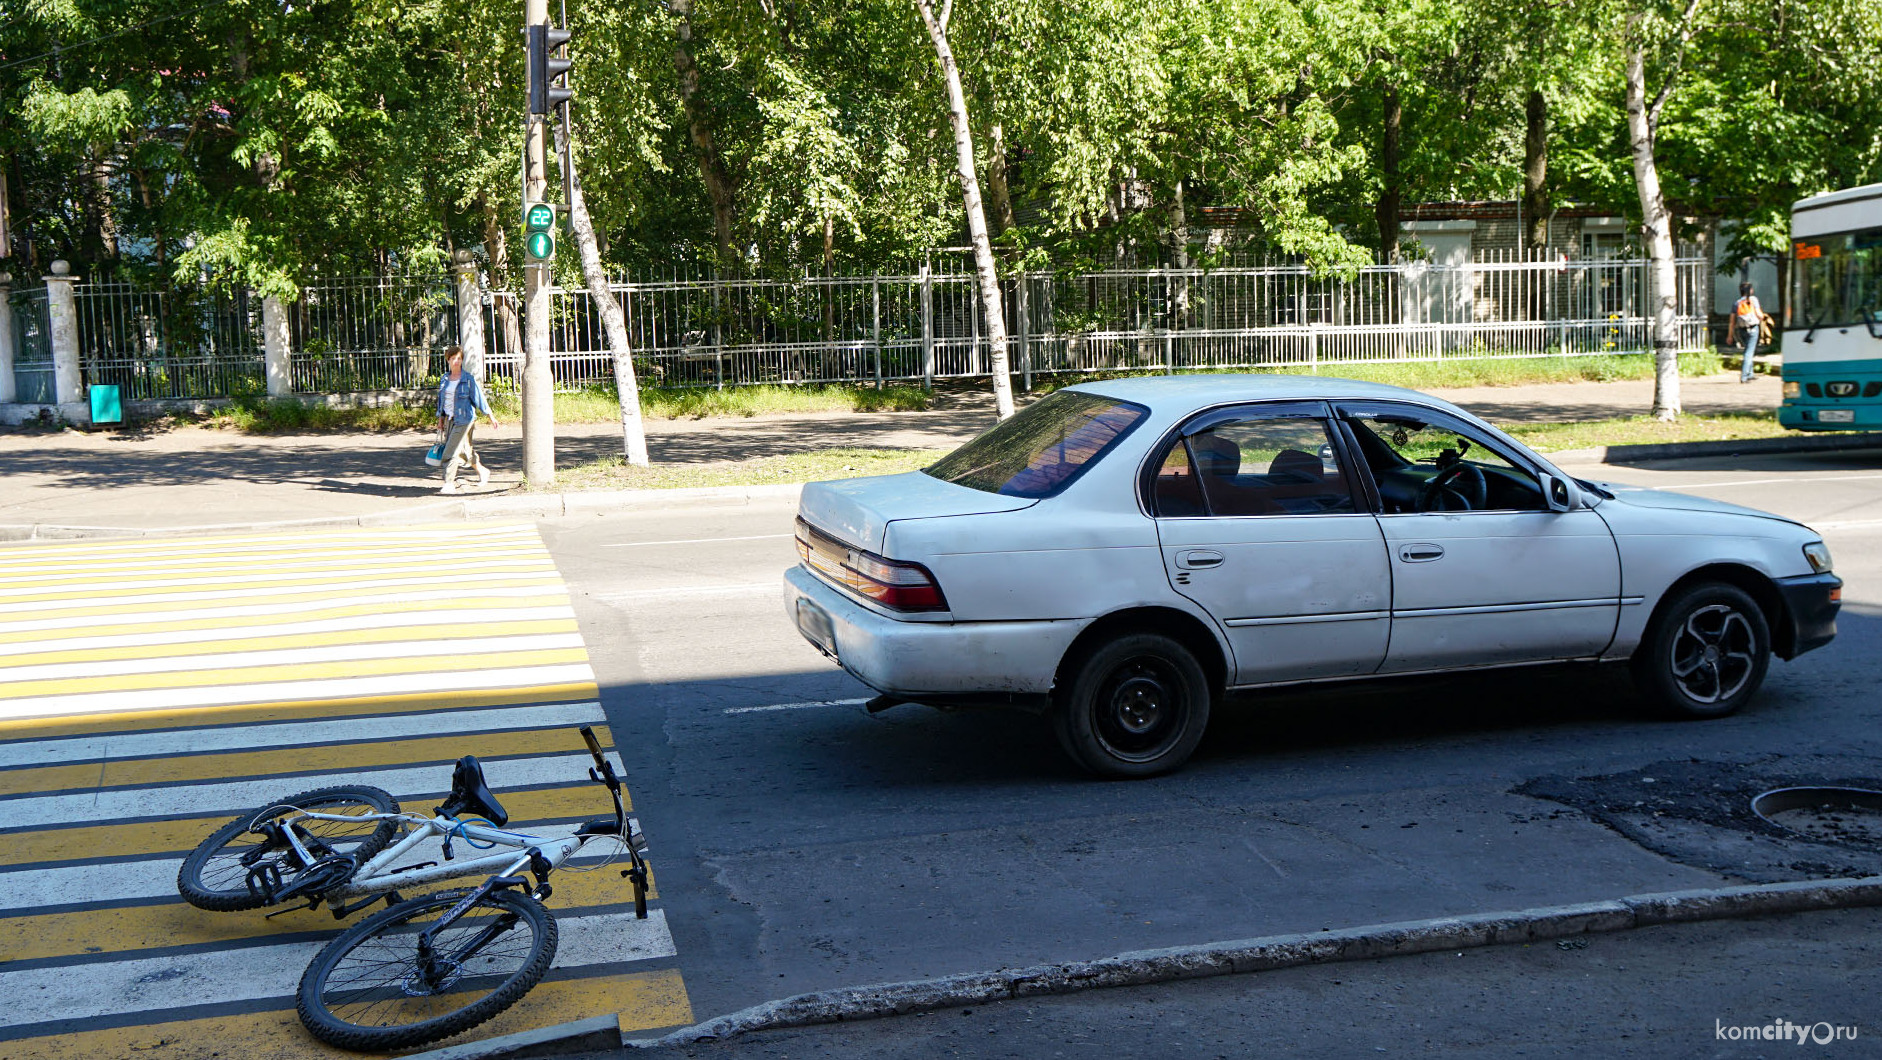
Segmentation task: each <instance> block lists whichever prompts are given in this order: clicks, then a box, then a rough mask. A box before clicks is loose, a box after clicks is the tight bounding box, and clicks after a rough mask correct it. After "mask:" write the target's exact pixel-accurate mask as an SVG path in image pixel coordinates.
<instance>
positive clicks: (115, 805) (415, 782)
mask: <svg viewBox="0 0 1882 1060" xmlns="http://www.w3.org/2000/svg"><path fill="white" fill-rule="evenodd" d="M483 765H484V775H485V776H486V777H487V778H488V783H489V785H490V789H491V790H492V791H502V790H504V789H505V788H526V787H541V786H543V785H546V784H558V783H568V782H569V781H572V780H579V779H581V778H582V777H584V776H586V775H587V771H588V769H589V768H590V767H592V766H593V765H594V759H592V758H590V757H589V756H588V754H587V752H583V753H582V754H579V755H566V756H559V757H555V758H519V759H499V760H497V761H492V762H485V763H484V764H483ZM337 784H364V785H366V786H367V787H373V788H378V789H380V790H381V791H388V792H391V793H392V797H393V798H395V799H398V800H399V801H400V802H404V801H405V800H406V799H407V798H418V799H422V798H424V797H426V796H429V795H436V794H441V793H443V792H445V791H447V790H448V789H449V788H450V787H451V770H450V767H449V766H448V765H424V766H407V767H403V768H396V769H369V770H363V771H353V770H348V771H345V772H339V773H324V774H318V775H315V776H305V777H263V778H261V779H259V780H236V781H228V782H226V783H221V784H189V785H182V786H178V787H174V788H113V789H111V790H108V791H100V792H84V793H82V794H74V795H36V796H29V797H26V798H20V799H8V800H6V801H5V802H3V803H0V814H4V815H5V820H6V822H7V824H8V825H9V826H10V827H15V828H36V827H44V826H46V825H54V824H79V823H82V822H83V823H97V822H105V821H128V820H135V819H136V818H139V817H175V816H181V815H184V814H188V815H190V816H201V815H205V814H215V815H220V816H224V817H229V818H233V817H234V816H235V815H236V814H238V813H244V812H246V811H248V810H253V809H257V808H259V807H260V806H262V805H263V804H265V803H268V802H270V801H272V800H274V799H279V798H283V797H285V796H288V795H293V794H295V793H297V792H302V791H312V790H314V789H315V788H326V787H332V786H334V785H337ZM499 797H500V796H499ZM0 996H3V995H0Z"/></svg>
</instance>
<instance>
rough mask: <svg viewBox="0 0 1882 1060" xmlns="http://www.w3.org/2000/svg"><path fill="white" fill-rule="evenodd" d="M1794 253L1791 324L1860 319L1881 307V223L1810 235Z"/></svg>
mask: <svg viewBox="0 0 1882 1060" xmlns="http://www.w3.org/2000/svg"><path fill="white" fill-rule="evenodd" d="M1795 254H1796V260H1795V262H1794V264H1793V268H1794V270H1795V272H1796V274H1797V276H1796V309H1797V315H1795V316H1793V317H1792V318H1791V320H1792V324H1791V326H1792V327H1837V326H1847V325H1850V324H1865V323H1868V322H1869V321H1870V320H1871V319H1873V316H1872V314H1874V313H1875V312H1876V310H1878V309H1882V228H1867V229H1863V230H1862V231H1858V232H1838V233H1834V234H1831V235H1823V236H1810V237H1808V238H1807V239H1802V240H1799V241H1798V242H1797V243H1796V250H1795Z"/></svg>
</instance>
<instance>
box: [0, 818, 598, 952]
mask: <svg viewBox="0 0 1882 1060" xmlns="http://www.w3.org/2000/svg"><path fill="white" fill-rule="evenodd" d="M590 808H591V809H595V808H596V807H593V806H591V807H590ZM227 823H228V822H227V821H222V820H218V821H217V822H216V824H215V826H214V827H212V828H210V829H209V830H207V831H205V832H203V834H202V835H201V836H199V837H197V842H198V843H200V842H202V840H204V839H207V838H208V837H209V835H210V833H211V832H213V831H214V830H215V828H219V827H221V826H222V825H224V824H227ZM575 828H576V826H575V825H573V824H558V825H550V826H548V827H545V828H540V829H537V828H528V829H523V831H525V832H526V833H527V834H529V835H536V836H540V837H541V838H543V839H560V838H562V837H563V836H566V835H568V834H570V833H572V832H573V831H575ZM443 846H444V843H443V841H442V840H437V841H427V842H425V843H421V844H419V846H418V847H417V848H416V849H415V850H414V851H412V853H411V854H409V855H408V856H406V857H404V858H401V859H400V860H399V865H417V864H420V863H421V862H426V861H440V860H441V859H442V857H443ZM193 847H194V844H192V848H193ZM456 849H457V850H459V851H462V850H463V849H464V848H463V846H462V845H461V844H459V845H458V846H457V848H456ZM610 854H613V855H616V860H620V859H621V857H624V854H623V853H622V850H621V847H620V845H619V844H618V843H616V842H613V841H604V842H596V843H594V844H592V845H591V846H590V847H589V850H588V852H587V853H586V854H585V855H584V857H583V860H584V861H586V862H589V863H592V864H597V865H598V864H600V862H601V859H602V858H603V857H604V856H607V855H610ZM392 867H394V868H396V867H399V866H398V865H395V866H392ZM182 868H183V859H182V858H154V859H150V860H146V861H119V862H111V863H109V864H102V865H70V866H61V867H57V868H44V869H20V870H17V871H13V872H4V873H0V912H5V913H7V914H8V917H9V921H10V922H9V924H8V926H7V932H6V934H5V935H4V936H0V962H4V961H26V960H39V959H41V958H45V957H62V956H70V955H74V954H81V953H98V952H115V951H118V950H137V949H154V948H156V947H159V946H176V945H179V944H183V943H197V942H217V941H222V940H223V939H224V938H232V939H246V938H266V937H267V936H269V935H279V934H282V933H284V932H294V931H321V930H324V929H327V928H331V927H333V925H334V920H333V918H332V917H331V916H328V915H327V911H326V910H325V909H322V910H320V913H319V916H318V917H304V918H282V919H277V920H273V921H270V920H268V919H266V918H265V917H263V916H262V915H261V913H251V914H243V913H205V912H202V911H201V910H198V909H195V908H194V907H192V906H188V905H185V904H183V899H182V897H181V896H179V895H178V894H177V884H176V877H177V873H178V872H179V871H180V870H181V869H182ZM483 878H484V876H483V875H481V874H480V875H478V876H476V877H472V878H469V879H468V881H467V880H452V881H447V883H445V884H439V885H434V886H431V887H417V888H413V889H410V890H409V891H408V890H406V889H405V888H401V889H400V892H401V893H403V894H405V895H406V896H407V897H410V896H411V895H414V894H419V893H422V892H424V891H428V890H438V889H440V888H441V887H443V886H454V887H464V886H469V885H472V884H475V883H477V882H480V881H481V880H482V879H483ZM239 879H240V878H239V877H238V883H239ZM633 897H634V891H633V887H632V885H631V884H629V883H627V882H626V881H625V880H623V879H621V876H620V874H619V873H617V872H605V871H596V870H593V869H584V868H583V866H581V865H577V866H576V869H575V871H573V872H570V871H569V870H567V869H563V870H562V871H559V872H557V873H556V874H555V893H554V895H553V896H552V899H553V901H554V902H555V904H556V905H557V906H558V907H559V908H565V909H580V908H583V907H586V906H594V905H613V904H616V903H619V902H625V901H629V900H631V899H632V898H633ZM152 898H167V899H170V900H171V902H172V903H174V904H173V905H143V906H133V907H130V908H125V909H117V910H111V911H110V912H112V913H114V914H116V915H114V916H110V917H104V918H102V920H103V921H104V922H105V923H107V924H111V925H116V926H117V927H118V928H120V929H123V930H125V931H134V932H136V934H135V935H132V934H125V935H123V936H122V937H119V936H118V935H117V934H115V933H114V932H113V931H112V930H108V929H107V928H104V927H93V926H91V925H89V924H88V923H87V922H86V921H87V918H88V917H92V916H94V915H97V914H99V913H101V912H105V911H104V910H86V911H82V912H67V913H47V914H45V915H42V916H33V915H31V914H32V910H34V909H38V908H42V907H46V906H62V905H68V904H71V903H74V902H101V903H102V902H112V903H126V902H137V901H146V900H148V899H152ZM185 909H187V910H189V912H188V914H180V913H179V910H185ZM269 911H270V912H272V910H269ZM247 917H252V918H253V924H254V926H253V927H252V928H251V929H248V930H242V929H240V928H234V929H230V928H227V927H226V926H225V925H224V921H227V920H234V921H237V922H240V921H242V920H244V919H245V918H247ZM205 929H207V933H206V934H199V932H202V931H204V930H205Z"/></svg>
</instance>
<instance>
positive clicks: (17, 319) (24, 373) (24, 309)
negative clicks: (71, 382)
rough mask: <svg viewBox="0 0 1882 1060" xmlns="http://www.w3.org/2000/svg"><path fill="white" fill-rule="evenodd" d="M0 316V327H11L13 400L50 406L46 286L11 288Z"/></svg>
mask: <svg viewBox="0 0 1882 1060" xmlns="http://www.w3.org/2000/svg"><path fill="white" fill-rule="evenodd" d="M7 301H8V303H9V304H8V305H7V306H5V307H0V308H4V309H5V313H4V315H0V327H12V328H13V336H14V342H13V385H14V390H15V392H16V393H17V394H18V397H16V398H15V400H17V401H20V402H23V403H25V404H29V405H50V404H52V402H53V401H54V400H55V399H54V396H53V395H54V387H53V369H52V321H51V318H50V316H49V315H48V314H47V311H46V289H45V288H44V287H41V288H38V289H36V290H34V289H29V290H24V291H14V292H13V293H12V295H11V297H9V298H8V299H7Z"/></svg>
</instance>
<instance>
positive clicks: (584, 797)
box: [0, 728, 634, 867]
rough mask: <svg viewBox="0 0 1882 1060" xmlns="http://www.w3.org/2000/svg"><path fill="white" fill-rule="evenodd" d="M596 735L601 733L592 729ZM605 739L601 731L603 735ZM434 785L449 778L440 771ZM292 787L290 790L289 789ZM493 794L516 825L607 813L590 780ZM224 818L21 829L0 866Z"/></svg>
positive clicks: (186, 843) (80, 854)
mask: <svg viewBox="0 0 1882 1060" xmlns="http://www.w3.org/2000/svg"><path fill="white" fill-rule="evenodd" d="M595 732H596V735H598V736H601V735H603V730H602V729H600V728H597V729H596V730H595ZM604 739H605V736H604ZM439 776H440V782H439V787H440V789H442V788H443V787H445V786H446V782H448V780H449V777H448V776H446V775H444V774H442V773H440V775H439ZM281 789H282V790H281V794H282V796H283V797H285V796H288V795H293V794H295V793H296V792H297V791H299V790H300V789H299V788H295V787H294V781H293V779H292V778H290V777H283V778H282V780H281ZM289 789H293V790H289ZM627 796H628V793H627V792H626V791H625V790H624V791H622V792H621V800H622V802H623V803H626V804H627V809H628V812H630V813H631V812H633V809H634V807H633V805H632V800H630V799H629V798H628V797H627ZM497 797H498V799H499V800H501V801H502V803H503V808H504V809H506V810H508V811H510V820H511V822H512V823H514V824H515V825H516V826H517V827H525V828H526V827H528V826H529V825H531V824H533V823H536V822H541V821H568V820H579V819H583V818H589V817H606V816H608V815H609V814H610V813H611V812H613V807H612V804H611V803H609V802H608V793H607V792H605V791H603V790H601V789H600V788H599V787H597V786H596V785H594V784H588V783H583V784H580V785H577V786H574V787H563V788H538V789H534V790H530V791H503V792H498V794H497ZM403 808H404V809H406V810H429V809H430V807H429V806H418V805H415V804H409V803H408V804H406V805H405V806H404V807H403ZM227 823H229V818H228V817H227V816H220V817H192V818H188V819H184V820H175V821H133V822H129V823H126V824H100V825H87V826H84V827H80V828H38V829H33V830H30V831H24V832H10V833H0V867H6V866H11V865H30V864H34V863H37V862H58V861H60V860H63V859H69V858H84V857H98V856H100V855H108V856H111V857H141V856H146V855H152V854H182V853H185V852H187V851H190V850H194V849H195V848H196V844H198V843H200V842H202V841H203V840H204V839H205V838H207V837H208V836H209V834H210V833H212V832H214V831H215V830H216V829H218V828H221V827H222V826H223V825H225V824H227Z"/></svg>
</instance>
